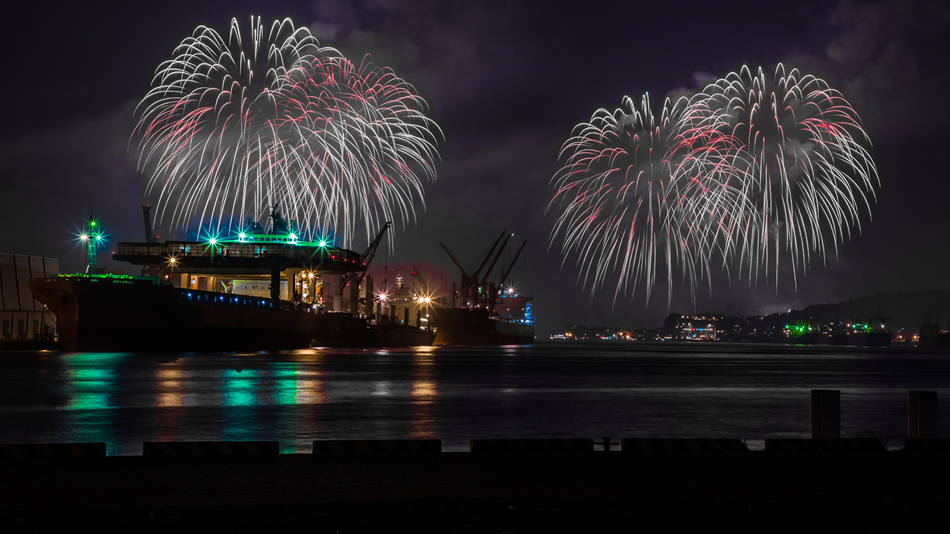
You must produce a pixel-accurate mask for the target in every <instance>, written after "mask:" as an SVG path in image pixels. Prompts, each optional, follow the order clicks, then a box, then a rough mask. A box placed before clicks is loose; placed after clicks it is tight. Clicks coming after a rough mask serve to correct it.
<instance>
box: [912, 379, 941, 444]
mask: <svg viewBox="0 0 950 534" xmlns="http://www.w3.org/2000/svg"><path fill="white" fill-rule="evenodd" d="M936 437H937V392H936V391H913V390H911V391H910V392H908V394H907V438H908V439H920V438H936Z"/></svg>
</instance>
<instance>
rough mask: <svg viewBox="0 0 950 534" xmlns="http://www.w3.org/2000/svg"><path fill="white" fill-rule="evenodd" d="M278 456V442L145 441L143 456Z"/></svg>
mask: <svg viewBox="0 0 950 534" xmlns="http://www.w3.org/2000/svg"><path fill="white" fill-rule="evenodd" d="M239 454H241V455H244V454H280V442H279V441H146V442H145V443H143V444H142V455H143V456H223V455H239Z"/></svg>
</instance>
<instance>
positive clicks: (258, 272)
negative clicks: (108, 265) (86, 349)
mask: <svg viewBox="0 0 950 534" xmlns="http://www.w3.org/2000/svg"><path fill="white" fill-rule="evenodd" d="M113 259H115V260H116V261H122V262H128V263H131V264H133V265H142V266H144V269H143V273H146V272H150V273H152V274H154V275H155V276H157V277H159V278H164V279H165V280H167V281H168V282H170V283H172V284H173V285H175V286H178V287H188V288H192V289H206V290H209V291H225V292H232V291H233V292H234V293H239V292H240V293H242V294H249V295H252V296H269V297H270V298H271V299H273V300H274V301H279V300H280V299H281V284H282V283H283V284H284V286H285V288H286V293H287V294H286V295H285V297H286V298H287V299H288V300H292V301H300V300H302V301H304V302H305V303H308V304H314V305H317V302H316V301H315V300H314V299H315V296H316V294H317V293H318V292H319V291H318V290H317V287H316V285H315V284H316V280H319V278H320V275H323V274H328V275H347V274H350V273H357V272H360V271H363V270H364V269H365V268H366V264H365V261H364V260H363V257H362V256H361V255H360V254H359V253H357V252H353V251H352V250H346V249H342V248H337V247H331V246H328V245H326V244H324V243H310V242H303V241H298V240H296V239H274V238H270V239H268V238H263V237H260V236H248V237H247V238H241V239H239V240H222V241H215V240H211V241H205V242H199V241H166V242H164V243H118V244H117V245H116V249H115V252H114V254H113ZM284 273H285V274H284ZM282 277H283V282H282V280H281V278H282ZM219 286H220V287H219ZM236 286H237V287H236ZM308 297H309V298H308Z"/></svg>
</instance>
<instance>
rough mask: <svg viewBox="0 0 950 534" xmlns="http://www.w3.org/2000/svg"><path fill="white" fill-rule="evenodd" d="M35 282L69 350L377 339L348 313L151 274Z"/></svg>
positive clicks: (288, 345) (238, 347)
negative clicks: (183, 284) (295, 306)
mask: <svg viewBox="0 0 950 534" xmlns="http://www.w3.org/2000/svg"><path fill="white" fill-rule="evenodd" d="M31 288H32V290H33V294H34V296H35V297H36V299H37V300H39V301H40V302H42V303H43V304H45V305H46V306H47V307H48V308H49V309H50V310H51V311H52V312H53V313H54V314H55V315H56V318H57V329H58V332H59V343H60V348H61V349H63V350H67V351H77V352H116V351H121V352H147V351H176V352H205V351H227V352H231V351H252V350H288V349H301V348H307V347H310V346H314V345H321V346H377V345H378V342H377V338H378V337H379V335H378V333H377V332H375V331H373V330H372V329H370V331H369V332H368V333H366V332H362V331H354V330H352V329H350V328H348V327H347V326H346V325H347V318H348V317H349V316H347V315H346V314H333V313H329V314H318V313H311V312H309V311H299V310H291V309H281V308H280V306H279V305H275V304H274V303H273V301H271V300H269V299H263V298H258V297H247V296H241V295H231V294H223V293H214V292H208V291H197V290H189V289H181V288H176V287H172V286H169V285H162V284H158V283H156V282H155V280H154V279H150V278H141V277H80V276H77V277H56V278H42V279H38V280H36V281H34V282H32V283H31ZM364 324H365V322H364ZM338 325H342V326H340V327H339V328H336V326H338ZM364 334H365V335H364Z"/></svg>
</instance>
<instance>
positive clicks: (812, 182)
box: [682, 65, 879, 285]
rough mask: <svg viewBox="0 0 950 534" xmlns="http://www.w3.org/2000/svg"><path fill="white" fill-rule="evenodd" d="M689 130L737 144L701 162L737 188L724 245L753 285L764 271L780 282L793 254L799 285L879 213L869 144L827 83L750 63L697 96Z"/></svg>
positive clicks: (718, 180) (707, 140) (720, 181)
mask: <svg viewBox="0 0 950 534" xmlns="http://www.w3.org/2000/svg"><path fill="white" fill-rule="evenodd" d="M682 124H683V131H684V132H686V134H687V136H688V137H690V138H691V139H702V140H703V143H704V144H705V145H706V146H724V147H728V149H726V150H721V151H717V152H716V153H715V154H714V155H710V154H706V155H704V156H703V157H702V158H701V159H702V162H703V164H704V166H705V167H706V168H707V169H709V168H715V169H717V171H716V172H712V173H708V174H706V177H707V178H709V179H711V180H712V181H713V183H715V184H717V185H719V186H720V187H721V188H722V189H724V190H728V191H729V194H727V195H724V196H723V197H722V198H726V199H731V200H730V201H728V202H726V203H725V204H724V205H723V206H724V208H725V209H721V208H720V209H719V210H718V212H719V213H721V214H722V218H721V222H722V223H723V225H724V226H725V227H726V228H728V229H729V231H728V232H725V233H724V234H723V235H724V236H726V243H725V244H724V249H725V250H727V251H729V252H728V253H727V256H728V255H735V256H736V257H737V258H738V261H739V269H740V271H743V272H745V273H746V274H747V275H748V276H749V279H750V280H754V279H755V278H756V277H757V276H758V270H759V268H765V269H766V270H765V275H766V276H768V275H769V273H770V272H773V273H774V277H775V283H776V284H778V277H779V265H780V264H781V263H782V258H783V256H784V257H786V258H787V259H788V261H789V262H790V265H791V273H792V277H793V278H794V279H795V282H796V285H797V277H798V273H799V271H804V270H805V269H806V268H807V266H808V265H809V263H811V261H812V259H813V257H816V256H817V257H818V258H819V259H820V260H821V261H825V260H826V259H827V251H828V247H829V246H830V247H833V250H834V252H835V254H836V253H837V246H838V244H839V243H841V242H843V241H845V240H846V239H848V238H849V237H850V235H851V231H852V229H854V228H856V229H858V230H860V228H861V215H862V213H864V212H866V213H868V214H870V211H871V208H870V204H871V201H872V200H874V199H875V198H876V190H877V187H878V185H879V182H878V177H877V170H876V167H875V165H874V161H873V160H872V158H871V156H870V154H869V153H868V151H867V149H866V148H864V144H869V142H870V140H869V138H868V136H867V134H866V133H865V132H864V130H863V129H862V128H861V122H860V119H859V117H858V115H857V113H856V112H855V111H854V109H852V108H851V106H850V104H849V103H848V101H847V100H845V98H844V97H843V96H842V95H841V93H840V92H838V91H836V90H834V89H832V88H830V87H829V86H828V84H827V83H825V82H824V81H823V80H821V79H819V78H816V77H814V76H811V75H802V74H800V73H799V71H798V70H797V69H792V70H791V71H789V72H788V73H787V74H786V72H785V68H784V67H783V66H782V65H778V67H777V68H776V69H775V72H774V75H773V76H768V75H767V74H766V73H765V72H764V71H763V69H761V68H759V69H758V70H757V71H756V72H755V73H754V74H753V71H752V70H751V69H749V68H748V67H747V66H743V67H742V69H740V71H739V72H738V73H736V72H733V73H730V74H728V75H727V76H725V77H723V78H722V79H720V80H718V81H717V82H716V83H713V84H710V85H708V86H707V87H706V88H705V89H704V90H703V91H702V92H701V93H700V94H699V95H698V96H697V97H695V98H694V99H693V101H692V104H691V105H690V106H689V109H688V110H687V111H686V113H685V114H684V115H683V122H682ZM736 199H740V200H741V201H742V202H741V204H740V203H738V202H736ZM726 260H727V262H728V261H729V260H730V258H726ZM769 264H771V268H769Z"/></svg>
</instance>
